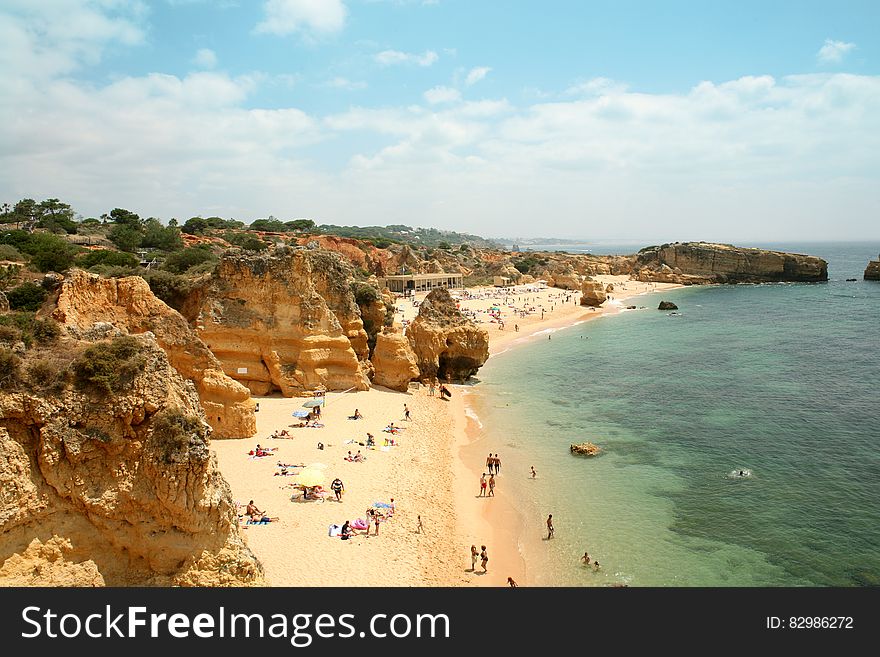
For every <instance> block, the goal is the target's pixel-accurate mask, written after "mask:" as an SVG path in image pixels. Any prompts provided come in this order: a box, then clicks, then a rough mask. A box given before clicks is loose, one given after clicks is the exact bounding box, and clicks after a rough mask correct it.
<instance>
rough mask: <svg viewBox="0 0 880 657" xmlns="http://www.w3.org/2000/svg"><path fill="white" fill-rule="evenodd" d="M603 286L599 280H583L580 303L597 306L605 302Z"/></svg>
mask: <svg viewBox="0 0 880 657" xmlns="http://www.w3.org/2000/svg"><path fill="white" fill-rule="evenodd" d="M605 300H606V294H605V286H604V285H602V283H600V282H599V281H584V282H583V284H582V285H581V305H582V306H593V307H598V306H601V305H602V304H603V303H605Z"/></svg>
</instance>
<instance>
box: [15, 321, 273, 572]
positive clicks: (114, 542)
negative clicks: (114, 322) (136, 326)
mask: <svg viewBox="0 0 880 657" xmlns="http://www.w3.org/2000/svg"><path fill="white" fill-rule="evenodd" d="M101 334H106V335H114V334H116V335H118V334H117V332H115V331H114V329H113V328H112V327H110V326H109V325H106V326H104V327H101V326H98V327H95V328H94V329H93V330H92V335H91V336H90V337H92V338H96V339H98V336H99V335H101ZM125 340H128V341H130V342H127V343H126V349H129V350H130V352H129V356H127V358H129V360H126V361H124V362H123V363H121V364H120V367H119V372H120V376H122V374H124V373H125V372H127V373H128V375H129V376H128V378H126V379H125V381H126V383H125V385H124V386H122V387H119V385H120V384H118V382H117V383H115V384H114V386H116V387H115V388H114V389H113V390H112V391H111V392H109V393H108V392H102V391H99V390H95V389H93V388H83V387H82V386H80V385H79V383H80V382H81V381H80V379H79V378H77V379H75V381H76V383H74V384H71V383H66V384H64V385H59V384H58V380H59V379H57V378H56V379H55V384H53V386H52V387H51V388H39V386H37V385H35V384H33V383H32V382H31V383H29V384H28V385H25V384H23V383H18V384H13V385H10V386H9V387H8V388H5V389H4V391H3V392H2V393H0V484H2V485H0V584H3V585H29V586H34V585H36V586H58V585H76V586H99V585H102V584H107V585H115V586H131V585H139V586H175V585H182V586H188V585H189V586H191V585H196V586H202V585H204V586H235V585H249V584H257V583H260V582H261V581H262V567H261V566H260V564H259V562H258V561H257V560H256V559H255V558H254V556H253V554H252V553H251V552H250V550H249V549H248V548H247V546H246V545H245V544H244V542H243V540H242V537H241V535H240V531H239V526H238V520H237V511H236V508H235V505H234V503H233V500H232V494H231V491H230V489H229V486H228V484H227V483H226V481H225V480H224V479H223V477H222V476H221V475H220V472H219V470H218V468H217V463H216V458H215V457H214V456H213V455H212V454H211V453H210V451H209V450H208V447H207V437H208V435H209V433H210V427H209V426H208V425H207V424H206V422H205V419H204V414H203V412H202V409H201V406H200V404H199V398H198V395H197V393H196V388H195V386H193V385H192V384H191V383H188V382H187V381H184V380H183V378H182V377H181V376H180V374H178V373H177V371H176V370H175V369H174V368H173V367H171V365H170V363H169V361H168V358H167V356H166V354H165V352H164V351H163V350H162V349H161V348H160V347H159V345H158V343H157V341H156V338H155V337H154V336H153V335H152V334H150V333H145V334H142V335H139V336H137V337H135V338H125ZM114 342H115V341H114ZM109 345H110V343H107V342H101V350H99V351H98V352H96V353H102V354H103V353H107V351H108V350H110V349H111V347H110V346H109ZM87 346H88V344H87V343H83V342H80V341H77V340H73V339H70V338H66V339H64V340H63V342H62V343H59V344H58V345H57V346H56V347H54V348H53V350H52V354H54V356H53V357H55V358H58V359H61V360H64V359H65V358H67V359H70V360H68V361H67V365H68V367H67V368H64V367H59V368H58V369H59V372H65V371H69V370H73V371H74V372H78V374H77V375H76V376H77V377H79V376H80V374H79V372H85V373H86V374H85V375H84V376H92V377H94V374H95V371H94V370H93V369H90V368H91V365H92V364H93V363H94V361H95V360H96V359H98V358H100V356H96V355H95V354H90V353H88V352H86V353H84V349H85V348H86V347H87ZM41 353H43V357H45V353H47V352H45V351H44V352H41ZM35 358H36V357H35ZM71 361H72V362H71ZM41 362H42V363H45V360H42V361H40V360H38V361H36V362H30V363H29V364H28V368H27V370H26V371H27V376H28V377H33V376H35V374H34V372H39V371H42V372H43V375H42V376H44V377H45V371H46V370H45V364H44V365H43V366H42V368H43V369H42V370H40V369H39V368H36V367H35V365H38V364H39V363H41ZM133 362H134V363H136V366H135V365H132V363H133ZM77 363H79V365H77ZM78 367H79V368H80V369H77V368H78ZM109 373H110V374H111V375H112V374H113V373H114V372H113V371H110V372H109ZM106 374H107V372H106V371H105V375H106ZM22 376H24V375H22ZM55 376H56V377H57V376H58V373H56V375H55ZM90 380H93V381H95V380H97V379H94V378H93V379H90Z"/></svg>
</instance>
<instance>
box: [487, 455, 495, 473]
mask: <svg viewBox="0 0 880 657" xmlns="http://www.w3.org/2000/svg"><path fill="white" fill-rule="evenodd" d="M494 467H495V459H493V458H492V452H489V456H487V457H486V470H488V471H489V474H492V469H493V468H494Z"/></svg>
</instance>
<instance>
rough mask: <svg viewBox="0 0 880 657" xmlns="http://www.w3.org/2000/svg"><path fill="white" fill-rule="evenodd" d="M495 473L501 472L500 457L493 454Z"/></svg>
mask: <svg viewBox="0 0 880 657" xmlns="http://www.w3.org/2000/svg"><path fill="white" fill-rule="evenodd" d="M495 474H501V459H500V458H498V455H497V454H496V455H495Z"/></svg>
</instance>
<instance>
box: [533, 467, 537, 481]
mask: <svg viewBox="0 0 880 657" xmlns="http://www.w3.org/2000/svg"><path fill="white" fill-rule="evenodd" d="M537 476H538V473H537V472H535V466H532V479H534V478H535V477H537Z"/></svg>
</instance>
